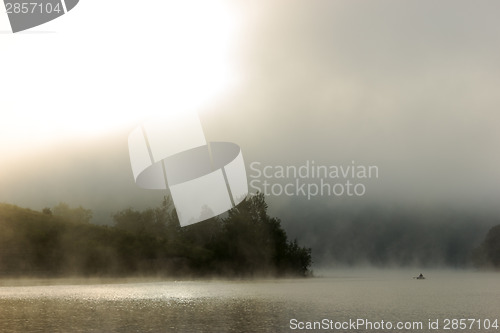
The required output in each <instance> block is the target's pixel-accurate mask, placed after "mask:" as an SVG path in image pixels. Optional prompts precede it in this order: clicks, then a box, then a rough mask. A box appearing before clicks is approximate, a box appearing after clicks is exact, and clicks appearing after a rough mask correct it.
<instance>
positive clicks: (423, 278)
mask: <svg viewBox="0 0 500 333" xmlns="http://www.w3.org/2000/svg"><path fill="white" fill-rule="evenodd" d="M414 279H417V280H425V276H424V275H423V274H422V273H420V275H419V276H415V277H414Z"/></svg>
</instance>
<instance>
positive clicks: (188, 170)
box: [128, 114, 248, 226]
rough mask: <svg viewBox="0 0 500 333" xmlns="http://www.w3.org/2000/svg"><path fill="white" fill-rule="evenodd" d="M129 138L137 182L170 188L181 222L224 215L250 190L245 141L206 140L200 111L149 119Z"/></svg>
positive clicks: (154, 187) (148, 187) (141, 185)
mask: <svg viewBox="0 0 500 333" xmlns="http://www.w3.org/2000/svg"><path fill="white" fill-rule="evenodd" d="M128 143H129V153H130V161H131V165H132V171H133V174H134V180H135V182H136V184H137V185H138V186H140V187H142V188H145V189H167V188H168V189H170V193H171V196H172V200H173V202H174V205H175V208H176V211H177V216H178V218H179V222H180V225H181V226H186V225H190V224H193V223H197V222H201V221H204V220H206V219H209V218H212V217H214V216H217V215H220V214H222V213H224V212H226V211H228V210H229V209H231V208H233V207H234V206H236V205H238V204H239V203H240V202H241V201H243V200H244V199H245V198H246V196H247V194H248V184H247V178H246V170H245V163H244V161H243V155H242V152H241V149H240V147H239V146H238V145H236V144H234V143H231V142H211V143H206V142H205V137H204V134H203V129H202V128H201V124H200V122H199V119H198V117H197V115H195V114H191V115H183V116H182V118H179V117H171V118H170V119H161V120H156V121H154V122H147V123H144V125H143V126H141V127H138V128H136V129H135V130H133V131H132V132H131V133H130V135H129V139H128Z"/></svg>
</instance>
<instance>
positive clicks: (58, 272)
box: [0, 195, 312, 277]
mask: <svg viewBox="0 0 500 333" xmlns="http://www.w3.org/2000/svg"><path fill="white" fill-rule="evenodd" d="M91 217H92V214H91V211H89V210H86V209H84V208H82V207H78V208H70V207H68V206H67V205H65V204H60V205H58V206H56V207H54V208H53V209H49V208H46V209H44V210H43V212H37V211H33V210H30V209H24V208H19V207H17V206H13V205H8V204H0V276H19V275H27V276H32V275H38V276H40V275H41V276H62V275H72V276H76V275H78V276H82V275H83V276H101V275H112V276H116V275H162V276H207V275H209V276H226V277H227V276H231V277H232V276H240V277H241V276H264V275H265V276H282V275H296V276H297V275H298V276H304V275H307V274H309V267H310V265H311V262H312V260H311V253H310V250H309V249H306V248H303V247H300V246H299V245H298V244H297V242H296V241H289V240H288V239H287V235H286V233H285V231H284V230H283V229H282V228H281V225H280V223H281V222H280V220H279V219H275V218H271V217H269V216H268V215H267V204H266V203H265V202H264V199H263V196H262V195H256V196H252V197H250V198H248V199H247V200H246V201H244V202H243V203H241V204H240V205H239V206H238V207H237V208H235V209H233V210H231V211H230V212H229V214H228V217H227V218H224V219H211V220H207V221H205V222H203V223H198V224H195V225H192V226H188V227H185V228H181V227H180V226H179V223H178V220H177V217H176V214H175V212H174V210H173V205H172V203H171V201H170V199H169V198H165V200H164V201H163V203H162V205H161V206H160V207H157V208H154V209H147V210H145V211H135V210H133V209H130V208H129V209H125V210H122V211H120V212H118V213H116V214H115V215H114V222H115V223H114V225H113V226H100V225H94V224H91V223H89V221H90V219H91Z"/></svg>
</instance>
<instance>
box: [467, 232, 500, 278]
mask: <svg viewBox="0 0 500 333" xmlns="http://www.w3.org/2000/svg"><path fill="white" fill-rule="evenodd" d="M473 260H474V265H475V266H476V267H478V268H482V269H495V270H500V225H496V226H494V227H493V228H491V229H490V230H489V231H488V233H487V234H486V237H485V239H484V240H483V242H482V243H481V245H480V246H479V247H477V248H476V249H475V250H474V253H473Z"/></svg>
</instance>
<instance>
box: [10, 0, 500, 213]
mask: <svg viewBox="0 0 500 333" xmlns="http://www.w3.org/2000/svg"><path fill="white" fill-rule="evenodd" d="M118 6H119V8H118ZM141 6H145V7H148V6H151V8H155V9H156V10H142V9H141V10H139V9H138V8H137V3H134V2H132V1H117V0H113V1H108V2H106V3H102V2H98V3H92V2H91V1H84V0H82V1H81V3H80V4H79V5H78V7H76V8H75V9H74V10H73V11H71V12H70V13H69V14H67V15H65V16H64V17H62V18H60V19H58V20H55V21H54V22H52V23H50V24H47V25H44V26H43V27H40V28H36V29H34V31H45V32H51V33H31V34H29V33H26V34H16V35H13V34H6V33H4V34H0V45H1V53H0V63H1V66H2V74H1V76H0V94H1V95H0V115H1V117H0V140H1V141H0V201H2V202H10V203H15V204H18V205H20V206H27V207H32V208H36V209H40V208H42V207H44V206H53V205H55V204H56V203H58V202H59V201H65V202H68V203H69V204H71V205H79V204H82V205H84V206H86V207H88V208H91V209H94V210H101V211H115V210H117V209H121V208H124V207H127V206H134V207H143V206H145V205H151V206H154V205H157V204H158V203H159V200H160V199H159V198H161V195H162V193H161V192H155V191H148V190H142V189H138V188H137V187H136V186H135V184H134V181H133V179H132V173H131V170H130V165H129V160H128V152H127V136H128V133H129V132H130V131H131V130H132V129H133V128H134V127H135V126H137V125H138V124H139V123H140V121H141V120H142V119H143V118H144V117H145V116H148V115H151V114H155V113H161V112H181V111H182V109H184V108H196V109H198V110H199V111H200V118H201V121H202V124H203V127H204V129H205V134H206V137H207V140H210V141H230V142H235V143H238V144H239V145H240V146H241V148H242V151H243V156H244V159H245V162H246V164H247V167H249V165H250V163H252V162H255V161H258V162H261V163H262V165H271V166H274V165H297V166H299V165H301V164H303V163H305V161H307V160H309V161H312V160H314V161H315V162H316V163H318V164H324V165H348V164H351V163H352V161H355V162H356V163H359V164H365V165H376V166H378V168H379V178H378V179H376V180H374V181H371V182H369V184H367V194H366V196H365V197H364V198H362V199H360V198H341V199H339V198H331V197H320V198H315V199H314V200H312V201H311V203H310V204H311V206H310V207H311V209H312V207H314V209H319V208H317V207H321V206H322V205H324V206H326V207H328V206H330V205H331V203H332V201H335V200H337V201H339V200H344V201H345V202H347V203H349V204H353V205H356V204H357V202H361V201H362V200H364V199H367V200H370V201H376V202H378V203H383V204H387V203H405V204H416V205H422V204H430V205H439V204H451V205H457V206H459V205H460V206H463V205H470V207H474V206H479V205H486V206H488V205H491V206H496V205H497V202H498V200H499V199H500V189H499V188H500V171H499V170H500V156H499V153H498V146H499V143H500V112H499V108H500V94H499V93H498V91H497V90H498V87H500V62H499V61H498V55H499V54H500V23H499V21H498V17H497V16H498V13H499V12H500V3H499V2H498V1H481V2H472V1H422V0H418V1H397V0H394V1H352V0H349V1H347V0H345V1H333V0H332V1H326V0H307V1H306V0H302V1H284V0H282V1H218V2H213V3H212V2H210V3H208V2H204V1H183V2H182V4H181V2H173V1H159V0H158V1H145V2H141ZM110 16H112V19H110ZM0 27H2V28H3V27H5V22H3V25H2V26H0ZM3 30H6V29H5V28H3ZM247 173H250V170H249V169H247ZM272 200H273V199H271V201H272ZM274 200H275V201H276V205H280V204H281V205H285V206H284V207H286V204H287V202H288V200H289V199H288V198H281V200H278V199H274ZM293 200H301V201H304V202H303V203H302V204H303V206H304V207H308V206H307V205H308V204H309V202H306V199H304V198H294V199H293Z"/></svg>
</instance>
